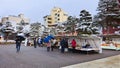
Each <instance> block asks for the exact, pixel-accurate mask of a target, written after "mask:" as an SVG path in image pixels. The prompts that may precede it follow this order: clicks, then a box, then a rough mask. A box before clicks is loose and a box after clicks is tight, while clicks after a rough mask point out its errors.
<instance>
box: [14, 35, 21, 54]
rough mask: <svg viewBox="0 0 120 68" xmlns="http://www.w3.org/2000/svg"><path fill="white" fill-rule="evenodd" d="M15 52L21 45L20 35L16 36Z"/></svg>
mask: <svg viewBox="0 0 120 68" xmlns="http://www.w3.org/2000/svg"><path fill="white" fill-rule="evenodd" d="M15 41H16V50H17V51H16V52H19V51H20V46H21V43H22V40H21V37H20V36H16V39H15Z"/></svg>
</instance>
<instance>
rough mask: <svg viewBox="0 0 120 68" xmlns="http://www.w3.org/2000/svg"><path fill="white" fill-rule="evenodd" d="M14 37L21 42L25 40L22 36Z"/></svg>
mask: <svg viewBox="0 0 120 68" xmlns="http://www.w3.org/2000/svg"><path fill="white" fill-rule="evenodd" d="M16 37H18V38H19V39H20V40H21V41H24V40H25V37H24V36H19V35H18V36H16Z"/></svg>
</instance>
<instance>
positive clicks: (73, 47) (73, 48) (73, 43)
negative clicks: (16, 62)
mask: <svg viewBox="0 0 120 68" xmlns="http://www.w3.org/2000/svg"><path fill="white" fill-rule="evenodd" d="M71 44H72V52H73V53H74V52H75V48H76V41H75V39H73V40H72V41H71Z"/></svg>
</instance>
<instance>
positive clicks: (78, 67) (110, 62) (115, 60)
mask: <svg viewBox="0 0 120 68" xmlns="http://www.w3.org/2000/svg"><path fill="white" fill-rule="evenodd" d="M62 68H120V55H116V56H112V57H108V58H103V59H99V60H94V61H90V62H85V63H80V64H75V65H70V66H66V67H62Z"/></svg>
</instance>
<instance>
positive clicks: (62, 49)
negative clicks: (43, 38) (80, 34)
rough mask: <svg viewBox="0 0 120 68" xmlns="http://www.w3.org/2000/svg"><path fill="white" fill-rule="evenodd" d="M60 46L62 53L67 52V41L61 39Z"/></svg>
mask: <svg viewBox="0 0 120 68" xmlns="http://www.w3.org/2000/svg"><path fill="white" fill-rule="evenodd" d="M60 46H61V53H64V52H65V39H64V38H63V39H61V41H60Z"/></svg>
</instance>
